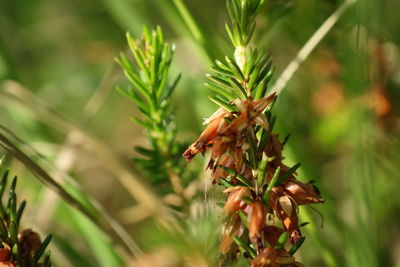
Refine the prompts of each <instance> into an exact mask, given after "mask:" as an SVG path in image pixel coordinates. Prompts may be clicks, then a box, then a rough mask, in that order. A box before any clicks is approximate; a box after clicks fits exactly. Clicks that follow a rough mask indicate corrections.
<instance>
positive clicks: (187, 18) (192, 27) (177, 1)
mask: <svg viewBox="0 0 400 267" xmlns="http://www.w3.org/2000/svg"><path fill="white" fill-rule="evenodd" d="M172 2H173V3H174V5H175V7H176V8H177V9H178V12H179V14H180V15H181V17H182V19H183V20H184V22H185V23H186V25H187V27H188V29H189V31H190V33H191V35H192V36H193V39H194V42H195V43H196V44H197V45H199V46H200V47H202V49H203V51H204V53H205V54H206V55H207V57H208V60H209V62H211V61H212V60H214V59H215V52H214V50H215V48H213V47H216V46H212V45H209V44H208V43H209V42H212V40H209V39H207V40H206V37H205V35H204V34H203V32H202V30H201V29H200V27H199V26H198V24H197V22H196V21H195V19H194V18H193V16H192V14H191V13H190V11H189V10H188V8H187V7H186V5H185V3H184V2H183V0H172ZM209 62H208V63H209Z"/></svg>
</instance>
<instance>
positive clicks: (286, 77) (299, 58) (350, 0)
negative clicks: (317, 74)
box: [271, 0, 357, 94]
mask: <svg viewBox="0 0 400 267" xmlns="http://www.w3.org/2000/svg"><path fill="white" fill-rule="evenodd" d="M356 2H357V0H346V1H344V2H343V3H342V4H341V5H340V6H339V7H338V8H337V9H336V11H335V12H333V13H332V15H330V16H329V17H328V18H327V19H326V20H325V22H324V23H322V25H321V26H320V27H319V28H318V30H317V31H316V32H315V33H314V34H313V35H312V36H311V38H310V39H309V40H308V41H307V43H306V44H305V45H304V46H303V47H302V48H301V49H300V51H299V52H298V53H297V55H296V57H295V58H294V59H293V60H292V61H291V62H290V63H289V65H288V66H287V67H286V68H285V70H284V71H283V72H282V73H281V75H280V76H279V77H278V79H277V81H276V83H275V84H274V85H273V87H272V88H271V93H274V92H275V93H276V94H280V93H281V92H282V90H283V89H284V88H285V86H286V84H287V83H288V82H289V81H290V79H291V78H292V76H293V74H294V73H295V72H296V71H297V69H298V68H299V66H300V64H301V63H303V61H304V60H306V59H307V57H308V56H309V55H310V53H311V52H312V51H313V50H314V49H315V47H316V46H317V45H318V44H319V43H320V42H321V40H322V39H323V38H324V37H325V36H326V35H327V34H328V32H329V31H330V30H331V29H332V27H333V26H334V25H335V24H336V22H338V20H339V19H340V18H341V17H342V16H343V14H344V13H345V12H346V11H347V10H348V9H349V8H350V7H351V6H352V5H354V4H355V3H356Z"/></svg>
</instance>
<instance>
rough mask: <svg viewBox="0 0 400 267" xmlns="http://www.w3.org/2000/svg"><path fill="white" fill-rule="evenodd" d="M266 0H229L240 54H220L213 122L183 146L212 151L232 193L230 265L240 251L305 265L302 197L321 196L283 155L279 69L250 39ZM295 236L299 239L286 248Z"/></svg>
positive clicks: (263, 260)
mask: <svg viewBox="0 0 400 267" xmlns="http://www.w3.org/2000/svg"><path fill="white" fill-rule="evenodd" d="M263 3H264V1H262V0H258V1H247V0H229V1H227V6H228V11H229V17H230V20H231V21H230V24H227V25H226V29H227V32H228V34H229V37H230V39H231V41H232V44H233V45H234V47H235V51H234V57H230V56H227V57H225V61H223V62H222V61H218V60H217V61H216V62H215V63H216V64H215V66H213V67H212V68H211V70H212V71H213V73H212V74H209V75H207V77H208V78H209V79H210V80H211V83H210V84H206V85H207V87H209V88H210V89H212V90H214V91H215V92H216V93H217V95H216V96H214V97H210V100H212V101H213V102H214V103H216V104H217V105H218V106H220V108H219V109H218V110H217V111H216V112H215V113H214V114H213V115H212V116H211V117H210V118H208V119H207V120H206V123H207V124H208V127H207V128H206V129H205V130H204V132H203V133H202V134H201V135H200V137H199V139H198V140H197V141H196V142H194V143H193V144H192V145H191V146H190V147H189V148H188V149H187V150H186V151H185V152H184V154H183V156H184V157H185V158H186V161H187V162H189V161H190V160H191V159H192V158H193V157H194V156H195V155H196V154H198V153H202V154H204V153H205V152H206V151H208V150H209V151H210V153H211V155H210V160H209V163H208V165H207V168H208V169H210V170H211V179H212V180H213V183H214V184H220V185H223V186H224V188H225V189H224V193H226V195H227V200H226V203H225V205H224V208H223V213H224V216H225V219H224V226H223V230H222V237H221V245H220V252H221V254H222V256H223V257H222V259H221V264H222V265H225V264H228V265H231V264H232V262H233V261H234V260H235V259H236V258H237V256H238V252H239V251H240V252H241V254H242V255H243V256H245V257H246V258H248V259H249V262H250V263H251V265H252V266H282V265H283V266H302V265H301V264H300V263H299V262H297V261H295V258H294V257H293V255H294V253H295V252H296V251H297V250H298V249H299V247H300V246H301V245H302V243H303V242H304V238H305V237H304V236H302V234H301V231H300V223H299V219H298V215H297V207H298V206H299V205H306V204H313V203H322V202H324V200H323V199H322V198H321V197H320V196H319V191H318V189H317V188H316V187H315V186H314V185H313V184H312V182H310V183H307V184H304V183H302V182H300V181H298V180H297V179H296V170H297V169H298V167H299V166H300V164H296V165H294V166H292V167H288V166H287V165H285V164H284V163H283V159H284V157H283V155H282V150H283V147H284V144H285V143H286V141H287V139H288V137H286V138H284V139H283V140H282V141H281V140H280V138H279V135H277V134H275V133H273V129H274V125H275V121H276V117H275V116H273V112H272V109H273V106H274V104H275V102H276V99H277V96H276V94H275V93H274V92H268V85H269V81H270V80H271V77H272V74H273V68H272V63H271V61H270V58H269V56H268V55H267V54H266V53H265V52H264V51H262V50H259V49H256V48H254V47H253V46H252V44H251V39H252V36H253V33H254V29H255V27H256V25H255V18H256V15H257V13H258V11H259V10H260V8H262V6H263ZM287 240H289V242H290V243H291V244H292V247H291V248H290V249H289V250H287V249H286V246H285V243H286V242H287Z"/></svg>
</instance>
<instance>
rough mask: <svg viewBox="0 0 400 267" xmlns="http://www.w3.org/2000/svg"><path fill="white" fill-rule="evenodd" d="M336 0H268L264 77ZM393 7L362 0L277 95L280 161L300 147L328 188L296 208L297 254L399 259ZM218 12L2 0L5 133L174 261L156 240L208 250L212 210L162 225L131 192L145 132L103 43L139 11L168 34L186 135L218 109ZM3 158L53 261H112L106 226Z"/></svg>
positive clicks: (212, 242)
mask: <svg viewBox="0 0 400 267" xmlns="http://www.w3.org/2000/svg"><path fill="white" fill-rule="evenodd" d="M182 3H184V4H185V5H186V7H187V9H188V11H189V13H190V14H191V16H192V17H193V19H194V21H195V23H196V24H197V27H198V30H197V31H196V30H193V29H196V27H195V28H193V25H191V24H190V23H188V21H187V20H186V17H185V16H186V15H187V14H186V13H182V9H180V8H181V6H180V5H179V4H182ZM341 3H342V1H336V0H307V1H298V0H269V1H267V5H266V7H265V8H264V9H263V10H262V11H261V14H260V16H259V18H258V20H257V25H258V27H257V29H256V44H257V45H258V46H259V47H262V48H265V49H266V50H268V51H270V52H271V53H272V57H273V59H274V64H275V66H276V68H277V72H276V73H277V75H275V76H276V77H278V76H279V74H280V73H281V72H282V70H283V69H284V68H285V67H286V66H287V64H288V63H289V62H290V61H291V60H292V59H293V58H294V56H295V55H296V53H297V52H298V50H299V49H300V48H301V47H302V45H303V44H304V43H305V42H307V40H308V39H309V38H310V37H311V35H312V34H313V33H314V32H315V31H316V30H317V29H318V27H319V26H320V25H321V24H322V23H323V22H324V21H325V19H326V18H327V17H328V16H329V15H330V14H332V13H333V12H334V10H335V9H336V8H337V7H338V6H339V5H340V4H341ZM399 9H400V2H399V1H397V0H381V1H373V0H359V1H358V2H357V3H356V4H355V5H354V6H352V7H351V8H350V9H349V10H348V11H347V12H346V13H345V14H344V16H342V17H341V18H340V20H339V22H338V23H337V24H336V25H335V26H334V28H333V29H332V30H331V31H330V32H329V33H328V34H327V36H326V37H325V38H324V39H323V40H322V42H321V43H320V44H319V45H318V46H317V48H316V49H315V50H314V51H313V52H312V53H311V55H310V56H309V57H308V58H307V59H306V61H305V62H304V64H302V65H301V66H300V68H299V70H298V71H297V72H296V73H295V75H294V76H293V78H292V79H291V80H290V81H289V83H288V84H287V86H286V87H285V89H284V91H283V93H282V94H281V95H280V97H279V99H278V103H277V105H276V115H277V118H278V119H277V128H276V131H277V132H278V133H280V136H281V137H284V136H286V135H287V134H289V133H291V138H290V140H289V142H288V144H287V145H286V148H285V150H286V151H285V155H286V158H287V161H286V162H287V163H290V164H292V163H295V162H302V168H301V171H300V175H299V177H300V180H303V181H309V180H314V181H316V184H317V185H318V187H319V189H320V191H321V192H322V195H323V197H324V198H325V199H326V204H324V205H319V206H315V208H316V209H317V210H318V212H315V211H314V210H313V209H311V208H308V207H306V208H304V209H302V212H303V210H304V212H303V215H302V216H303V217H302V218H301V221H302V222H306V221H311V222H312V223H311V224H309V225H307V226H305V227H304V229H305V230H304V231H305V235H306V237H307V241H306V243H305V245H304V247H303V248H302V250H301V253H300V254H299V258H300V259H301V260H302V262H304V264H305V266H352V267H354V266H360V267H361V266H372V267H373V266H400V228H399V227H398V225H399V224H400V215H399V214H400V205H399V204H400V194H399V190H400V173H399V171H398V169H397V168H398V167H399V163H400V138H399V134H400V116H399V115H400V105H399V103H400V91H399V88H400V63H399V57H400V54H399V52H400V47H399V45H400V30H399V29H400V20H399V16H398V14H397V13H398V10H399ZM226 20H227V14H226V10H225V1H223V0H201V1H195V0H186V1H179V0H175V1H173V0H97V1H95V0H70V1H65V0H52V1H50V0H37V1H27V0H0V82H1V84H0V124H1V131H2V132H7V131H11V132H13V133H14V134H15V135H17V136H18V137H19V138H21V140H23V141H24V142H20V141H18V140H17V139H16V138H15V137H14V141H15V142H16V143H18V145H19V147H20V148H21V149H22V150H24V151H25V152H26V153H27V154H29V155H30V156H31V158H32V159H33V160H34V161H36V162H38V163H40V164H41V165H42V166H43V167H44V168H45V169H46V170H47V171H48V172H49V173H51V174H52V175H54V176H55V177H57V176H60V177H65V176H69V178H68V179H69V180H68V179H67V181H70V182H65V180H62V181H64V182H63V183H64V184H65V186H68V184H69V183H71V184H72V183H75V182H73V181H72V180H75V181H76V182H77V184H79V187H80V188H81V190H82V191H83V192H85V194H87V195H88V196H91V197H93V198H94V199H96V200H97V201H98V202H99V203H100V204H101V205H102V206H103V207H104V209H105V210H106V211H107V212H108V214H109V215H110V216H112V217H113V218H116V220H117V221H119V222H120V223H121V224H122V225H123V226H124V227H125V228H126V229H127V230H128V231H129V233H130V235H131V236H132V238H133V240H135V241H136V242H137V243H138V245H139V247H140V248H141V249H142V250H144V251H145V252H151V251H153V253H154V251H158V252H156V253H155V256H154V257H156V256H159V257H165V258H166V259H169V260H170V261H173V260H172V259H173V258H174V257H173V256H171V255H170V254H168V253H170V251H168V250H167V251H165V250H162V249H163V248H165V247H167V248H173V249H174V250H176V251H179V253H187V254H188V255H194V256H193V258H196V259H197V258H201V257H204V258H206V259H208V260H210V261H212V260H213V259H214V258H215V257H216V254H217V245H216V243H217V242H218V241H217V238H218V233H217V232H216V231H215V230H214V229H215V224H216V223H218V222H217V221H216V219H215V218H213V217H212V216H211V217H201V218H200V219H198V220H196V221H195V222H191V224H188V226H187V227H188V228H190V230H189V232H190V233H191V235H189V236H179V235H178V234H174V235H168V234H166V233H164V232H163V231H161V230H160V228H159V227H158V226H157V223H154V221H153V220H150V219H149V218H150V217H151V216H152V211H151V210H149V207H148V205H147V204H149V203H148V202H146V198H144V197H142V195H141V193H142V190H148V191H150V192H152V189H151V187H150V186H148V185H146V179H145V178H144V177H142V176H141V175H140V173H139V172H138V171H137V170H136V169H135V166H133V163H132V162H131V158H132V157H133V156H134V155H135V153H134V151H133V150H132V147H133V146H134V145H137V144H143V143H146V138H145V137H144V135H143V131H142V129H141V128H140V127H139V126H137V125H135V124H133V123H132V122H131V121H130V117H131V115H132V114H136V113H137V110H136V107H135V106H134V105H133V104H132V103H131V102H130V101H129V100H127V99H126V98H124V97H123V96H121V95H120V94H119V93H118V92H116V91H115V90H114V87H115V85H116V84H124V83H126V81H125V80H124V79H123V77H122V71H121V69H120V68H119V67H118V66H117V65H116V63H115V62H114V57H116V56H118V54H119V53H120V51H125V50H126V49H127V45H126V42H125V32H126V31H130V32H131V33H132V35H133V36H136V37H139V35H140V32H141V29H142V26H143V24H147V25H149V26H150V27H154V26H156V25H160V26H161V27H162V28H163V29H164V30H165V32H166V37H167V39H168V40H169V41H170V42H173V43H175V44H176V47H177V48H176V57H175V60H174V63H173V71H172V72H173V73H175V74H176V73H182V75H183V79H182V81H181V83H180V84H179V86H178V88H177V91H176V92H175V95H174V98H173V99H174V100H173V101H174V103H175V105H176V115H177V128H178V139H179V140H180V141H187V142H191V141H192V140H194V139H195V138H196V136H197V135H198V134H199V133H200V131H201V129H202V125H201V121H202V118H204V117H207V116H209V115H210V114H212V112H213V111H214V110H215V109H216V106H214V105H213V104H212V103H210V102H209V101H208V99H207V95H209V94H210V92H209V91H208V90H207V89H206V88H205V87H204V86H203V85H202V84H203V82H204V81H205V76H204V74H205V73H206V72H207V70H208V67H209V65H210V64H211V59H216V58H223V56H224V55H225V54H231V53H232V52H233V51H232V47H231V46H230V44H229V41H228V38H227V35H226V33H225V28H224V23H225V21H226ZM28 145H29V146H28ZM31 147H32V148H34V149H35V150H36V151H38V152H39V153H40V154H41V155H43V156H44V157H41V156H40V155H39V154H37V153H36V152H33V151H32V149H31ZM45 158H46V159H47V160H46V159H45ZM11 163H12V169H13V172H14V173H17V174H18V175H19V176H20V177H21V179H20V182H19V183H20V185H19V190H20V191H21V192H20V198H25V199H27V200H28V209H27V211H26V214H25V222H23V223H24V224H25V225H27V227H32V228H34V229H36V230H38V231H39V232H41V233H42V234H45V233H53V235H54V241H53V242H52V245H51V249H52V251H53V253H52V259H53V262H54V264H55V265H56V266H121V265H123V263H122V262H123V261H124V259H125V258H126V257H125V256H126V255H124V253H123V252H121V251H122V250H121V249H120V248H119V246H118V245H117V244H118V242H117V241H112V240H114V238H113V236H112V235H111V236H110V235H107V234H105V233H104V232H102V231H100V230H99V229H98V228H97V227H96V226H95V225H94V224H93V223H92V222H90V221H89V220H87V219H86V218H85V217H84V216H82V214H80V213H79V212H77V211H76V210H74V209H72V208H71V207H70V206H69V205H68V204H67V203H66V202H64V201H63V200H61V199H60V197H58V196H57V194H54V193H52V192H51V191H50V190H49V189H48V188H47V187H44V186H42V184H40V183H39V182H38V181H37V180H35V179H33V178H32V177H33V176H32V175H31V174H30V172H29V171H28V170H27V169H26V168H25V167H24V166H23V164H21V163H20V162H19V161H17V160H13V161H11ZM197 164H198V165H199V166H201V164H202V163H201V160H199V161H198V162H197ZM290 164H288V165H290ZM60 179H61V178H60ZM199 179H202V180H204V179H206V178H205V177H204V175H200V177H199ZM132 181H139V184H140V187H138V185H137V184H136V183H135V182H132ZM142 185H143V188H142V187H141V186H142ZM200 189H201V190H205V191H206V193H207V194H211V195H212V194H214V193H215V191H216V190H215V189H213V190H211V191H210V190H209V189H207V188H204V186H201V188H200ZM145 192H147V191H145ZM152 197H155V198H157V196H156V195H154V194H153V195H152ZM199 205H200V204H199ZM319 213H321V214H322V216H320V215H319ZM322 225H323V226H322ZM199 251H200V252H199ZM167 261H168V260H167ZM198 261H199V262H201V260H198ZM164 263H165V262H164ZM132 266H135V265H134V263H132ZM143 266H145V265H143ZM148 266H150V265H148ZM160 266H175V265H160ZM187 266H200V263H198V264H197V263H196V260H193V262H192V265H187Z"/></svg>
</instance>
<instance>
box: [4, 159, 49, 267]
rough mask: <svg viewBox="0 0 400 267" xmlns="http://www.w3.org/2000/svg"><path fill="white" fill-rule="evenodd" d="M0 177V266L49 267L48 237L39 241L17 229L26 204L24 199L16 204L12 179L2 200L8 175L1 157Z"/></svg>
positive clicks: (29, 232) (36, 235) (32, 233)
mask: <svg viewBox="0 0 400 267" xmlns="http://www.w3.org/2000/svg"><path fill="white" fill-rule="evenodd" d="M0 175H1V181H0V199H1V201H0V241H1V248H0V266H8V267H14V266H15V267H34V266H43V267H48V266H51V261H50V252H46V248H47V246H48V245H49V243H50V241H51V235H48V236H47V237H46V238H45V239H44V240H43V241H41V239H40V236H39V234H38V233H36V232H34V231H33V230H31V229H29V228H27V229H23V230H21V228H20V223H21V217H22V215H23V212H24V210H25V207H26V201H25V200H24V201H22V202H21V203H20V204H18V202H17V194H16V192H15V189H16V185H17V177H16V176H15V177H14V178H13V179H12V181H11V185H10V186H9V189H8V197H3V196H4V195H5V194H4V193H5V192H6V191H7V182H8V180H9V176H10V173H9V170H7V169H6V168H5V158H4V157H2V158H1V159H0ZM3 199H5V200H6V201H3Z"/></svg>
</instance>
